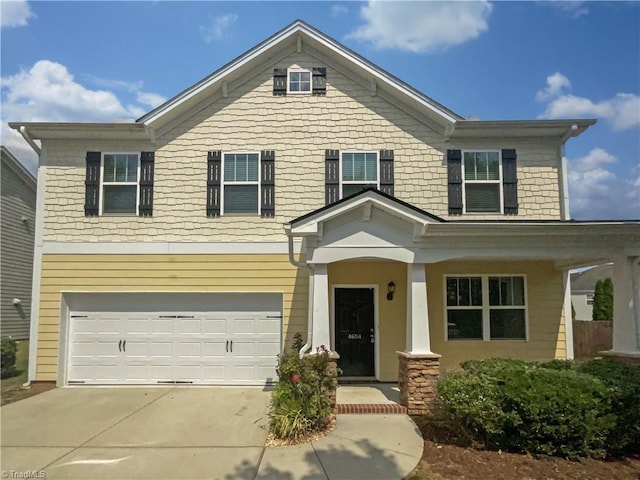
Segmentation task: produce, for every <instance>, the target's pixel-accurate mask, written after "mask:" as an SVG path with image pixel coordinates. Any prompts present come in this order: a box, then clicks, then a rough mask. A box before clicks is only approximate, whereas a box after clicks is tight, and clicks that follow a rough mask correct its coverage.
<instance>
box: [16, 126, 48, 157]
mask: <svg viewBox="0 0 640 480" xmlns="http://www.w3.org/2000/svg"><path fill="white" fill-rule="evenodd" d="M18 131H19V132H20V135H22V138H24V139H25V141H26V142H27V143H28V144H29V145H30V146H31V148H33V150H34V151H35V152H36V153H37V154H38V155H40V153H41V152H42V149H41V148H40V147H39V146H38V144H37V143H36V142H35V141H34V140H33V138H31V136H29V132H27V127H25V126H24V125H21V126H20V128H19V129H18Z"/></svg>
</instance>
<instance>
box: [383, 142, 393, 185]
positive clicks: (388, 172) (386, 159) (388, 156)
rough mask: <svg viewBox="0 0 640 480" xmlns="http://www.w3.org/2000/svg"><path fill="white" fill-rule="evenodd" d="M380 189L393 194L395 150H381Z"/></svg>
mask: <svg viewBox="0 0 640 480" xmlns="http://www.w3.org/2000/svg"><path fill="white" fill-rule="evenodd" d="M380 191H381V192H383V193H386V194H387V195H391V196H393V150H380Z"/></svg>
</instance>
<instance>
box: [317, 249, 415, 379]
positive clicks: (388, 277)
mask: <svg viewBox="0 0 640 480" xmlns="http://www.w3.org/2000/svg"><path fill="white" fill-rule="evenodd" d="M391 281H393V282H394V283H395V284H396V291H395V294H394V297H393V300H387V284H388V283H389V282H391ZM349 284H354V285H356V284H360V285H364V284H366V285H377V286H378V328H379V331H378V339H379V342H380V346H379V347H380V380H381V381H383V382H395V381H397V380H398V355H397V353H396V352H397V351H399V350H404V349H405V342H406V331H407V329H406V324H407V320H406V318H407V302H406V295H407V289H406V284H407V265H406V264H404V263H399V262H337V263H332V264H330V265H329V288H330V289H333V285H349ZM331 308H333V305H331ZM330 315H331V317H332V318H333V315H334V313H333V311H331V312H330ZM339 353H340V352H338V354H339ZM339 362H340V361H338V366H339V365H340V363H339Z"/></svg>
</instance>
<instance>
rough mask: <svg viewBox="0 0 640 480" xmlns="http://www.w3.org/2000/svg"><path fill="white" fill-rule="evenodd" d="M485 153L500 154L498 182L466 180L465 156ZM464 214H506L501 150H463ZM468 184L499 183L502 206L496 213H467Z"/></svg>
mask: <svg viewBox="0 0 640 480" xmlns="http://www.w3.org/2000/svg"><path fill="white" fill-rule="evenodd" d="M476 152H477V153H484V152H497V153H498V175H499V176H498V180H465V167H464V154H465V153H476ZM460 163H461V164H462V171H461V175H462V213H464V214H467V215H492V214H503V213H504V184H503V182H502V150H501V149H499V148H484V149H480V148H472V149H467V150H462V158H461V162H460ZM467 183H472V184H473V183H479V184H480V183H497V184H498V189H499V192H500V205H499V209H498V211H496V212H467V188H466V186H467Z"/></svg>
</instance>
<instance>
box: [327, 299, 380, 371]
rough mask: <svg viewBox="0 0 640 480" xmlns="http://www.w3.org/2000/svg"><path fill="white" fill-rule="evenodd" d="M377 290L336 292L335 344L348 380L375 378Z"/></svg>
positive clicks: (340, 364) (340, 363)
mask: <svg viewBox="0 0 640 480" xmlns="http://www.w3.org/2000/svg"><path fill="white" fill-rule="evenodd" d="M374 292H375V290H374V289H373V288H336V289H335V344H336V351H337V352H338V354H339V355H340V361H339V366H340V368H341V369H342V376H344V377H374V376H375V374H376V372H375V330H374V329H375V324H374Z"/></svg>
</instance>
